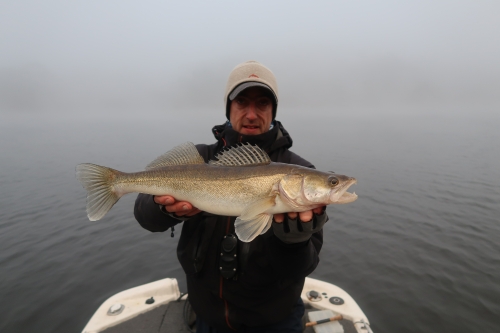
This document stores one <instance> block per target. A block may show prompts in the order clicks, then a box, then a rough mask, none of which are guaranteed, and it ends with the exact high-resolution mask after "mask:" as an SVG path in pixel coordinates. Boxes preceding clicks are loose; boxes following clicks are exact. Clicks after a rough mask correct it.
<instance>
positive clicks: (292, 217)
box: [288, 212, 297, 220]
mask: <svg viewBox="0 0 500 333" xmlns="http://www.w3.org/2000/svg"><path fill="white" fill-rule="evenodd" d="M288 217H289V218H291V219H292V220H295V219H296V218H297V213H296V212H290V213H288Z"/></svg>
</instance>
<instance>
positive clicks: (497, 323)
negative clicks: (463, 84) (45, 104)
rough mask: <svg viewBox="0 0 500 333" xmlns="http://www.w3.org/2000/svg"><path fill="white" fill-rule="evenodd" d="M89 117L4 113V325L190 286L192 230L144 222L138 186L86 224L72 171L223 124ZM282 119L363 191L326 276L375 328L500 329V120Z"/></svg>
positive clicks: (145, 157)
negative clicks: (184, 253)
mask: <svg viewBox="0 0 500 333" xmlns="http://www.w3.org/2000/svg"><path fill="white" fill-rule="evenodd" d="M82 119H83V118H82ZM82 119H80V120H76V119H71V120H70V119H68V118H65V119H59V120H51V119H41V118H37V117H31V118H19V117H6V118H4V119H2V121H1V122H0V156H1V159H0V184H1V192H0V267H1V279H0V300H1V302H0V332H79V331H81V330H82V329H83V327H84V326H85V324H86V322H87V321H88V320H89V318H90V317H91V316H92V314H93V313H94V311H95V310H96V309H97V307H98V306H99V305H100V304H101V303H102V302H103V301H104V300H105V299H106V298H108V297H109V296H111V295H113V294H115V293H117V292H119V291H122V290H124V289H126V288H130V287H134V286H136V285H139V284H144V283H148V282H151V281H154V280H157V279H162V278H164V277H175V278H177V279H178V280H179V283H180V285H181V289H182V291H186V288H185V283H184V278H183V273H182V270H181V268H180V265H179V264H178V262H177V259H176V255H175V249H176V244H177V240H178V237H179V235H178V232H177V234H176V235H175V238H170V233H158V234H153V233H150V232H147V231H146V230H144V229H142V228H141V227H140V226H139V225H138V224H137V222H135V220H134V218H133V215H132V210H133V202H134V199H135V196H134V195H128V196H126V197H124V198H122V199H121V200H120V201H119V202H118V203H117V204H116V205H115V207H114V208H113V209H112V210H111V212H110V213H109V214H108V215H107V216H106V217H105V218H104V219H103V220H101V221H99V222H90V221H88V219H87V217H86V213H85V195H86V194H85V191H84V189H83V188H82V187H81V186H80V184H79V183H78V182H77V181H76V179H75V176H74V170H75V165H76V164H78V163H82V162H91V163H96V164H101V165H106V166H110V167H113V168H116V169H119V170H122V171H136V170H140V169H142V168H143V167H144V166H145V165H147V164H148V163H149V162H150V161H151V160H153V159H154V158H155V157H157V156H158V155H160V154H161V153H163V152H165V151H167V150H168V149H170V148H172V147H173V146H175V145H177V144H180V143H182V142H185V141H193V142H195V143H199V142H213V139H212V137H211V134H210V128H211V126H212V124H214V122H213V121H210V118H208V117H207V118H199V117H190V116H189V115H187V116H184V118H182V119H177V120H175V121H172V120H168V119H166V118H156V119H155V118H150V119H149V120H145V119H119V120H116V119H112V118H94V119H85V120H82ZM212 119H213V118H212ZM222 121H223V120H221V121H220V122H222ZM283 124H284V126H285V127H286V128H287V129H288V130H289V131H290V133H291V135H292V137H293V138H294V141H295V144H294V147H293V148H292V150H293V151H295V152H297V153H298V154H300V155H302V156H303V157H304V158H306V159H308V160H310V161H312V162H313V163H314V164H315V165H316V167H317V168H318V169H321V170H325V171H328V170H333V171H335V172H338V173H343V174H347V175H350V176H354V177H356V178H357V179H358V184H357V185H356V186H354V187H353V188H354V190H355V191H356V193H357V194H358V195H359V199H358V201H356V202H355V203H353V204H350V205H345V206H336V207H331V206H330V207H329V208H328V213H329V215H330V217H331V221H330V222H329V223H327V224H326V226H325V244H324V247H323V250H322V253H321V262H320V265H319V267H318V268H317V269H316V271H315V272H314V273H313V274H312V277H315V278H320V279H323V280H326V281H328V282H331V283H334V284H336V285H338V286H340V287H342V288H343V289H345V290H346V291H347V292H349V293H350V294H351V295H352V296H353V297H354V299H355V300H356V301H357V302H358V304H359V305H360V306H361V308H362V309H363V311H364V312H365V313H366V315H367V316H368V318H369V319H370V321H371V323H372V328H373V330H374V331H375V332H376V333H377V332H379V333H381V332H463V333H465V332H496V331H499V330H500V319H499V318H500V316H499V314H500V305H499V301H498V300H499V299H500V284H499V283H498V281H499V278H500V241H499V239H500V186H499V185H500V131H498V128H500V120H499V119H498V118H496V119H495V118H488V119H477V118H462V119H456V118H453V117H449V118H446V117H443V118H439V119H432V121H431V120H430V119H429V118H423V117H422V118H419V117H406V118H403V117H381V118H370V119H366V118H365V119H356V118H348V117H346V118H339V117H338V116H336V117H333V116H332V117H331V118H328V117H326V118H325V119H323V120H322V121H321V123H317V122H312V121H310V120H309V119H306V118H303V119H301V118H293V117H290V118H285V119H284V120H283Z"/></svg>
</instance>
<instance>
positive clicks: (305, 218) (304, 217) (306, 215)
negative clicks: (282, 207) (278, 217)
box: [289, 210, 313, 222]
mask: <svg viewBox="0 0 500 333" xmlns="http://www.w3.org/2000/svg"><path fill="white" fill-rule="evenodd" d="M289 215H290V214H289ZM312 218H313V211H312V210H307V211H305V212H300V213H299V219H300V220H301V221H302V222H311V221H312Z"/></svg>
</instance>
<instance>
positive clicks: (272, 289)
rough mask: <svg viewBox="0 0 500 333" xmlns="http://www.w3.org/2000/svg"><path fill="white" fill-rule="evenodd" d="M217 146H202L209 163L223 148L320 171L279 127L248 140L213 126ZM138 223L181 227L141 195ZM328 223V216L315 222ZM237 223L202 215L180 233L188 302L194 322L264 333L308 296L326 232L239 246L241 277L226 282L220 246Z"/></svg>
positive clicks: (186, 223) (137, 206)
mask: <svg viewBox="0 0 500 333" xmlns="http://www.w3.org/2000/svg"><path fill="white" fill-rule="evenodd" d="M212 131H213V133H214V136H215V138H216V139H217V142H216V143H214V144H212V145H197V146H196V148H197V149H198V151H199V153H200V154H201V156H203V158H204V159H205V161H206V162H208V161H209V160H210V159H213V157H214V156H215V155H216V154H217V153H218V152H220V151H221V150H222V149H223V148H224V147H225V146H227V147H229V146H231V145H234V144H237V143H239V142H250V143H253V144H257V145H259V146H260V147H261V148H262V149H264V150H265V151H266V152H267V153H268V154H269V156H270V158H271V160H272V161H273V162H282V163H291V164H298V165H302V166H306V167H311V168H314V166H313V165H312V164H311V163H309V162H308V161H306V160H304V159H303V158H301V157H300V156H298V155H296V154H295V153H292V152H291V151H289V150H288V148H290V147H291V146H292V139H291V137H290V136H289V134H288V132H287V131H286V130H285V129H284V128H283V126H282V125H281V123H279V122H278V121H276V122H275V126H274V128H273V129H272V130H270V131H269V132H266V133H264V134H261V135H257V136H244V135H241V134H239V133H238V132H236V131H234V130H233V129H232V128H230V127H228V126H226V125H220V126H215V127H214V128H213V130H212ZM134 213H135V217H136V219H137V221H138V222H139V223H140V224H141V225H142V226H143V227H144V228H145V229H147V230H150V231H153V232H157V231H165V230H167V229H169V228H170V227H171V226H174V225H176V224H178V223H180V222H182V221H181V220H179V219H177V218H175V217H173V216H169V215H167V214H165V213H163V212H162V211H161V210H160V209H159V207H158V205H156V204H155V203H154V201H153V196H151V195H147V194H139V196H138V197H137V200H136V203H135V211H134ZM314 218H315V219H318V220H319V219H322V220H323V219H328V217H327V216H326V213H323V214H322V215H318V216H314ZM234 221H235V217H228V216H218V215H213V214H209V213H206V212H202V213H199V214H197V215H195V216H193V217H191V218H189V219H187V220H186V221H184V224H183V227H182V233H181V236H180V240H179V244H178V246H177V256H178V258H179V261H180V263H181V265H182V268H183V269H184V272H185V273H186V279H187V286H188V293H189V299H190V302H191V304H192V307H193V309H194V311H195V312H196V314H197V315H198V316H200V317H201V318H203V319H204V320H205V321H206V322H207V323H209V324H210V325H211V326H213V327H215V328H217V329H218V330H221V331H228V332H231V331H233V330H239V329H242V328H243V327H245V326H249V327H250V326H251V327H253V326H265V325H269V324H273V323H276V322H279V321H281V320H283V319H284V318H285V317H287V316H288V315H289V314H290V311H291V309H292V307H293V306H294V305H295V304H296V303H297V300H298V298H299V297H300V293H301V291H302V288H303V285H304V280H305V277H306V276H307V275H308V274H310V273H311V272H312V271H314V269H315V268H316V266H317V265H318V262H319V258H318V254H319V252H320V250H321V246H322V244H323V232H322V231H320V232H317V233H315V234H313V235H312V237H311V238H310V240H308V241H306V242H304V243H298V244H285V243H283V242H281V241H280V240H279V239H278V238H277V237H276V236H275V235H274V234H273V229H272V228H271V229H269V230H268V232H266V233H265V234H264V235H261V236H258V237H257V238H256V239H255V240H253V241H252V242H250V243H244V242H240V241H238V246H237V257H238V258H239V260H238V263H237V274H236V275H235V276H234V277H233V278H230V279H225V278H223V277H222V275H221V274H220V271H219V270H220V262H219V260H220V257H221V241H222V239H223V238H224V236H225V235H227V234H229V233H233V234H234Z"/></svg>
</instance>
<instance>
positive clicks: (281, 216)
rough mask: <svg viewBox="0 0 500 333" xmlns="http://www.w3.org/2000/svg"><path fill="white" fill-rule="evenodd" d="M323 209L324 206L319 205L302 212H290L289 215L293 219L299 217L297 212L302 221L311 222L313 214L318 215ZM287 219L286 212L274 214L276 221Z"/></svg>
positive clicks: (280, 221) (281, 221)
mask: <svg viewBox="0 0 500 333" xmlns="http://www.w3.org/2000/svg"><path fill="white" fill-rule="evenodd" d="M323 209H324V207H318V208H314V209H313V210H307V211H305V212H300V213H295V212H291V213H288V217H289V218H291V219H295V218H297V214H298V215H299V219H300V220H301V221H302V222H305V223H307V222H311V221H312V219H313V214H316V215H319V214H321V213H322V212H323ZM284 220H285V214H284V213H282V214H274V222H276V223H283V221H284Z"/></svg>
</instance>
